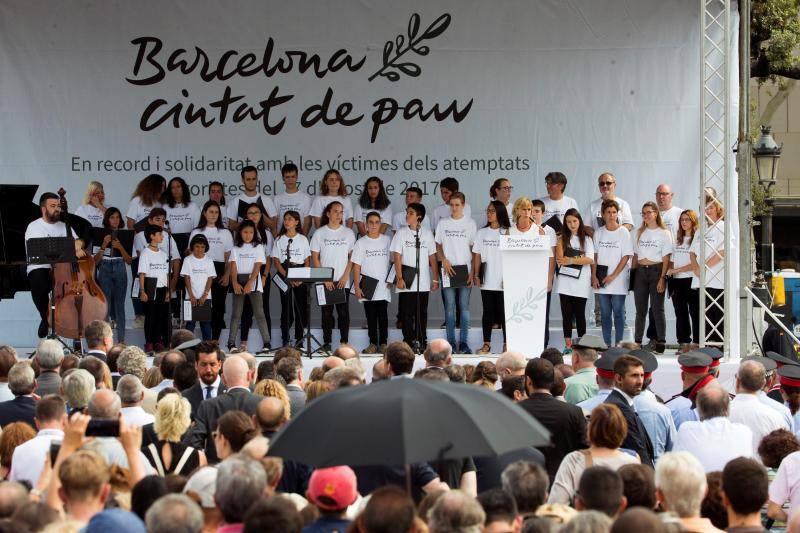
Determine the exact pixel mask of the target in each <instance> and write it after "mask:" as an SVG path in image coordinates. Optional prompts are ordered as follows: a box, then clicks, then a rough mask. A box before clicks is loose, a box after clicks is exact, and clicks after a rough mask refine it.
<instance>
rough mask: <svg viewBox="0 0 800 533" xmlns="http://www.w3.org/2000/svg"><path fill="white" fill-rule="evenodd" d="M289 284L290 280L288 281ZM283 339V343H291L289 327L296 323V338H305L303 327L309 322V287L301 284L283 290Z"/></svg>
mask: <svg viewBox="0 0 800 533" xmlns="http://www.w3.org/2000/svg"><path fill="white" fill-rule="evenodd" d="M287 284H288V282H287ZM280 295H281V340H282V341H283V345H284V346H286V345H287V344H289V328H290V327H291V326H292V323H294V340H296V341H297V340H300V339H302V338H303V328H304V327H305V326H306V325H307V324H308V308H307V307H306V305H307V302H306V299H307V298H308V287H306V285H300V286H299V287H292V286H291V285H289V290H288V291H286V292H281V293H280Z"/></svg>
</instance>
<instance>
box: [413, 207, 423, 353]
mask: <svg viewBox="0 0 800 533" xmlns="http://www.w3.org/2000/svg"><path fill="white" fill-rule="evenodd" d="M419 225H420V223H419V220H417V229H416V231H415V232H414V248H415V251H416V261H415V263H416V269H417V279H416V282H417V291H416V292H417V309H416V313H415V316H414V332H415V334H416V335H415V337H416V338H415V339H414V346H412V348H414V353H415V354H420V353H422V324H421V322H422V321H421V315H422V313H421V308H420V301H419V285H420V277H421V273H422V271H421V270H420V264H419V263H420V261H419V255H420V242H419Z"/></svg>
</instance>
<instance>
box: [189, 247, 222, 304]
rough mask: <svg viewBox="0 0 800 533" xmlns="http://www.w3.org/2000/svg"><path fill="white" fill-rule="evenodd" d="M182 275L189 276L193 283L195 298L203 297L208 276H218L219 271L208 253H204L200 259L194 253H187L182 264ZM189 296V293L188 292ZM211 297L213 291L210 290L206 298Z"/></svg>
mask: <svg viewBox="0 0 800 533" xmlns="http://www.w3.org/2000/svg"><path fill="white" fill-rule="evenodd" d="M181 276H189V281H191V283H192V294H193V295H194V297H195V298H198V299H199V298H201V297H202V296H203V293H204V292H205V290H206V282H207V281H208V278H216V277H217V271H216V269H215V268H214V261H212V260H211V258H210V257H209V256H208V255H204V256H203V258H202V259H198V258H196V257H195V256H194V254H192V255H187V256H186V258H185V259H184V260H183V265H182V266H181ZM186 297H187V298H188V297H189V294H188V293H187V294H186ZM210 299H211V291H208V295H207V296H206V300H210Z"/></svg>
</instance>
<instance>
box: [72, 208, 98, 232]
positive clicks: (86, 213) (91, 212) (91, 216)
mask: <svg viewBox="0 0 800 533" xmlns="http://www.w3.org/2000/svg"><path fill="white" fill-rule="evenodd" d="M75 214H76V215H78V216H79V217H81V218H84V219H86V220H88V221H89V223H90V224H91V225H92V227H94V228H102V227H103V212H102V211H100V209H98V208H97V207H95V206H93V205H92V204H82V205H81V206H80V207H78V209H76V210H75Z"/></svg>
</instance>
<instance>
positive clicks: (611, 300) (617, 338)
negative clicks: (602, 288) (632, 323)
mask: <svg viewBox="0 0 800 533" xmlns="http://www.w3.org/2000/svg"><path fill="white" fill-rule="evenodd" d="M597 296H598V298H599V300H600V323H601V324H602V327H603V341H605V343H606V344H607V345H608V346H613V345H612V344H611V319H612V316H613V319H614V328H615V333H616V334H615V335H614V344H618V343H620V342H622V336H623V335H624V334H625V296H626V295H625V294H598V295H597Z"/></svg>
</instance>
